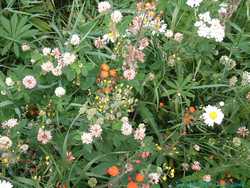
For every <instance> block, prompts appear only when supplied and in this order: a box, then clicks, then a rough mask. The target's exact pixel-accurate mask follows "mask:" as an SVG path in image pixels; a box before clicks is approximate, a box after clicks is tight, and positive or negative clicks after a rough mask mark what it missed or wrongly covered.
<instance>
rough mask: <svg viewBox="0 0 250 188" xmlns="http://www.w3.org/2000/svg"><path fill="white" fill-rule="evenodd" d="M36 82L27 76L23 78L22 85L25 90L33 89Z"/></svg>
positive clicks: (30, 76)
mask: <svg viewBox="0 0 250 188" xmlns="http://www.w3.org/2000/svg"><path fill="white" fill-rule="evenodd" d="M36 84H37V82H36V79H35V78H34V76H32V75H27V76H25V77H24V78H23V85H24V87H25V88H27V89H33V88H34V87H35V86H36Z"/></svg>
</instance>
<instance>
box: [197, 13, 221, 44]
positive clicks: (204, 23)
mask: <svg viewBox="0 0 250 188" xmlns="http://www.w3.org/2000/svg"><path fill="white" fill-rule="evenodd" d="M194 25H195V27H197V28H198V31H197V32H198V35H199V36H200V37H204V38H208V39H214V40H215V41H216V42H222V41H223V39H224V37H225V26H223V25H222V24H221V23H220V20H219V19H217V18H213V19H212V18H211V17H210V12H205V13H203V14H199V20H198V21H196V22H195V24H194Z"/></svg>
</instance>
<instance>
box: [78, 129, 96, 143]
mask: <svg viewBox="0 0 250 188" xmlns="http://www.w3.org/2000/svg"><path fill="white" fill-rule="evenodd" d="M81 140H82V143H83V144H91V143H92V142H93V136H92V134H91V133H86V132H83V133H82V136H81Z"/></svg>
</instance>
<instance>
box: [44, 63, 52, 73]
mask: <svg viewBox="0 0 250 188" xmlns="http://www.w3.org/2000/svg"><path fill="white" fill-rule="evenodd" d="M41 68H42V70H43V71H44V72H46V73H47V72H50V71H52V70H53V69H54V65H53V63H51V62H50V61H47V62H46V63H43V64H42V65H41Z"/></svg>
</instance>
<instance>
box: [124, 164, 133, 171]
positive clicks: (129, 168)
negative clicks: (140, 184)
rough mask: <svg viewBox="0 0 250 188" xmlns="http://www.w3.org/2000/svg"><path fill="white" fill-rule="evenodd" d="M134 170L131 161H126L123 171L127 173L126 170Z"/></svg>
mask: <svg viewBox="0 0 250 188" xmlns="http://www.w3.org/2000/svg"><path fill="white" fill-rule="evenodd" d="M133 170H134V166H133V165H132V164H131V163H127V164H126V165H125V172H126V173H128V172H132V171H133Z"/></svg>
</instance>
